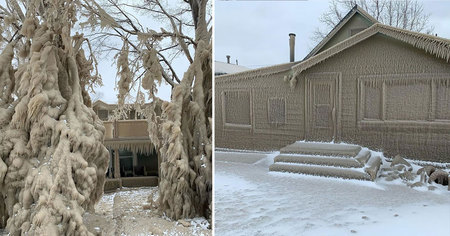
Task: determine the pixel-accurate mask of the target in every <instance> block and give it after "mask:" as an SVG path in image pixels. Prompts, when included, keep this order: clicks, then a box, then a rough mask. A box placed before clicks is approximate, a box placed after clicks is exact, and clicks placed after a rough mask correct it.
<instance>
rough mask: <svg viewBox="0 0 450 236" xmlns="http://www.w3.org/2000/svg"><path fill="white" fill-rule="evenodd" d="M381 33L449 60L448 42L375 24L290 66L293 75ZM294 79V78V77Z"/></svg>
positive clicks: (449, 45)
mask: <svg viewBox="0 0 450 236" xmlns="http://www.w3.org/2000/svg"><path fill="white" fill-rule="evenodd" d="M377 33H381V34H383V35H386V36H389V37H392V38H394V39H397V40H400V41H402V42H404V43H407V44H410V45H412V46H414V47H416V48H419V49H422V50H425V51H426V52H427V53H430V54H433V55H434V56H436V57H438V58H441V59H444V60H446V61H447V62H449V60H450V40H449V39H444V38H440V37H436V36H432V35H429V34H423V33H418V32H414V31H410V30H405V29H399V28H395V27H392V26H387V25H383V24H380V23H376V24H374V25H372V26H371V27H369V28H367V29H365V30H363V31H361V32H359V33H358V34H356V35H354V36H352V37H350V38H348V39H346V40H344V41H342V42H339V43H338V44H336V45H334V46H333V47H331V48H329V49H327V50H325V51H323V52H321V53H319V54H317V55H315V56H313V57H310V58H308V59H306V60H304V61H302V62H300V63H299V64H297V65H294V66H292V70H293V72H294V75H298V74H299V73H301V72H302V71H304V70H306V69H308V68H310V67H312V66H314V65H316V64H318V63H320V62H322V61H324V60H326V59H328V58H330V57H332V56H334V55H336V54H338V53H339V52H342V51H343V50H345V49H347V48H349V47H351V46H353V45H355V44H357V43H359V42H361V41H363V40H365V39H367V38H369V37H371V36H373V35H375V34H377ZM294 77H295V76H294Z"/></svg>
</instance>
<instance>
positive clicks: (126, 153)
mask: <svg viewBox="0 0 450 236" xmlns="http://www.w3.org/2000/svg"><path fill="white" fill-rule="evenodd" d="M146 105H147V104H145V105H144V107H145V106H146ZM92 108H93V110H94V111H95V113H96V114H97V115H98V116H99V118H100V119H101V120H102V121H103V124H104V126H105V139H104V145H105V146H106V147H107V148H108V150H109V152H110V156H111V159H110V162H109V168H108V172H107V177H108V178H111V179H117V178H124V177H125V178H126V177H139V176H140V177H145V176H146V177H149V176H153V177H155V179H154V181H148V182H147V184H151V183H154V184H157V177H158V176H159V174H158V173H159V163H160V160H159V158H158V155H157V154H156V151H155V150H154V146H153V145H152V143H151V141H150V138H149V134H148V131H147V127H148V124H147V120H145V119H144V116H143V115H142V114H140V113H139V112H136V110H135V109H134V108H132V107H131V106H130V109H129V110H128V111H127V117H128V118H127V119H122V120H109V117H110V116H112V114H113V112H114V109H116V108H117V104H107V103H105V102H103V101H100V100H98V101H96V102H94V104H93V107H92Z"/></svg>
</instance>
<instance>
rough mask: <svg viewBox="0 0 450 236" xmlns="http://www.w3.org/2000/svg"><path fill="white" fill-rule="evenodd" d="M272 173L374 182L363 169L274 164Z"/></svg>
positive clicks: (271, 168) (271, 167)
mask: <svg viewBox="0 0 450 236" xmlns="http://www.w3.org/2000/svg"><path fill="white" fill-rule="evenodd" d="M269 170H270V171H278V172H290V173H299V174H307V175H317V176H327V177H338V178H343V179H358V180H369V181H370V180H372V179H371V177H370V176H369V174H367V173H366V172H364V170H362V169H352V168H339V167H330V166H319V165H304V164H288V163H274V164H272V165H271V166H270V167H269Z"/></svg>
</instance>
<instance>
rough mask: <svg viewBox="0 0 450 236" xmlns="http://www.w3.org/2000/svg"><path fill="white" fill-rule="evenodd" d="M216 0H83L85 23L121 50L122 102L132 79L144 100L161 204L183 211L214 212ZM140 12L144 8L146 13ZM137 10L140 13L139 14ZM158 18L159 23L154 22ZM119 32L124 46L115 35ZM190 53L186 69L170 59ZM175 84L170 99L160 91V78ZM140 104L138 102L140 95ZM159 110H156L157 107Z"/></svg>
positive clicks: (106, 45) (170, 212)
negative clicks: (178, 69) (179, 68)
mask: <svg viewBox="0 0 450 236" xmlns="http://www.w3.org/2000/svg"><path fill="white" fill-rule="evenodd" d="M210 4H211V3H210V2H209V1H207V0H183V1H181V0H180V1H162V0H161V1H157V0H143V1H137V2H134V3H133V4H129V3H128V2H127V1H118V0H106V1H105V2H102V4H101V5H100V4H99V3H96V2H93V1H85V2H84V3H83V5H84V8H85V9H86V12H85V15H86V17H87V18H89V20H88V21H86V22H85V23H82V25H83V26H84V27H86V28H87V29H88V30H89V31H91V32H95V33H93V34H92V35H91V37H92V38H93V40H96V42H97V43H96V45H98V46H99V48H100V49H103V50H107V51H116V52H117V68H118V77H119V81H118V83H117V87H118V91H119V94H118V101H119V107H120V106H122V105H123V104H124V100H125V98H126V97H127V95H128V94H129V91H130V89H131V88H132V87H134V88H136V89H137V91H138V95H137V97H138V98H139V99H137V100H140V101H141V102H142V101H143V99H142V97H143V96H144V94H143V93H142V92H141V90H146V91H147V97H148V99H149V100H150V102H151V104H152V105H151V106H150V107H149V108H148V109H147V110H145V111H144V113H145V114H146V116H147V118H148V131H149V134H150V139H151V141H152V143H153V145H154V146H155V147H156V150H157V153H158V155H159V156H160V157H161V159H162V163H161V166H160V170H161V171H160V180H161V181H160V183H159V189H160V198H159V203H160V204H159V207H160V209H161V210H162V212H164V213H165V214H166V215H167V216H169V217H171V218H174V219H179V218H186V217H193V216H196V215H201V216H205V217H207V218H210V217H211V198H212V155H211V154H212V129H211V127H212V119H211V117H212V69H211V52H212V44H211V35H212V27H211V19H212V17H211V14H210V9H211V5H210ZM135 12H140V13H142V17H144V16H145V17H144V19H146V20H142V17H141V20H139V19H138V17H136V14H135ZM133 13H134V14H133ZM151 21H153V22H155V21H156V22H158V23H159V24H160V26H159V27H156V26H154V25H153V26H152V25H149V24H148V22H151ZM114 38H116V39H117V38H119V39H121V41H122V46H118V45H115V46H114V45H113V44H112V43H111V41H114ZM178 57H184V58H185V59H186V60H187V62H188V63H187V64H188V66H187V68H185V70H184V75H183V76H182V77H180V76H179V75H178V74H177V73H176V70H175V69H174V67H173V65H172V61H173V59H174V58H178ZM162 82H163V83H167V84H170V86H171V87H172V93H171V101H163V102H162V105H161V100H160V99H159V98H158V97H157V96H156V91H157V87H158V84H160V83H162ZM137 104H139V103H137ZM155 110H158V112H155Z"/></svg>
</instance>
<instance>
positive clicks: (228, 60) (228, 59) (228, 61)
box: [227, 55, 231, 64]
mask: <svg viewBox="0 0 450 236" xmlns="http://www.w3.org/2000/svg"><path fill="white" fill-rule="evenodd" d="M230 57H231V56H230V55H227V63H228V64H230Z"/></svg>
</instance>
